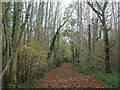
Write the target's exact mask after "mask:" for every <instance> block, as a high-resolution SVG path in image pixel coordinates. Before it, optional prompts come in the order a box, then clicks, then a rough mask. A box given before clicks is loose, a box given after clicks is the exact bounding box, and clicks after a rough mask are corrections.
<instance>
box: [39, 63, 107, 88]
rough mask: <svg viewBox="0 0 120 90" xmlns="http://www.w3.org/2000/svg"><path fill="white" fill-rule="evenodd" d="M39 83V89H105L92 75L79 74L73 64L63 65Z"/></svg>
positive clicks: (47, 74) (46, 75)
mask: <svg viewBox="0 0 120 90" xmlns="http://www.w3.org/2000/svg"><path fill="white" fill-rule="evenodd" d="M40 82H42V83H44V84H41V83H38V84H37V87H40V88H41V87H42V88H44V87H50V88H105V86H104V85H103V84H102V83H101V81H100V80H98V79H96V78H95V77H93V76H92V75H86V74H82V73H78V72H77V71H75V70H74V69H72V64H71V63H63V64H62V65H61V66H60V67H57V68H54V69H53V70H51V71H50V72H48V73H46V74H45V75H44V76H43V77H42V78H41V79H40Z"/></svg>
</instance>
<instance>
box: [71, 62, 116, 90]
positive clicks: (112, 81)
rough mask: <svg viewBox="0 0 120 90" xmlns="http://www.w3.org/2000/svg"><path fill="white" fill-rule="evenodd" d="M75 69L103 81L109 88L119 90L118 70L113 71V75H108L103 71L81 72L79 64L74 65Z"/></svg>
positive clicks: (90, 70)
mask: <svg viewBox="0 0 120 90" xmlns="http://www.w3.org/2000/svg"><path fill="white" fill-rule="evenodd" d="M73 68H74V69H75V70H76V71H78V72H81V73H85V74H91V75H93V76H95V77H97V78H99V79H100V80H102V82H103V84H104V85H105V86H106V87H108V88H117V87H118V73H117V71H116V70H112V73H110V74H107V73H105V72H102V71H98V70H93V69H86V70H81V69H80V66H79V64H73Z"/></svg>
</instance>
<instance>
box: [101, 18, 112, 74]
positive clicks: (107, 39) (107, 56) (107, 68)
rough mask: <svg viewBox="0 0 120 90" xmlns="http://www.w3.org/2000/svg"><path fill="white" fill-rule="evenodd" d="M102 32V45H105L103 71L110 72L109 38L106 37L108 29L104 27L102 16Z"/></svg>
mask: <svg viewBox="0 0 120 90" xmlns="http://www.w3.org/2000/svg"><path fill="white" fill-rule="evenodd" d="M102 23H103V32H104V45H105V49H104V50H105V65H106V66H105V72H106V73H111V70H110V56H109V52H110V49H109V38H108V30H107V27H106V23H105V18H103V22H102Z"/></svg>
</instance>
